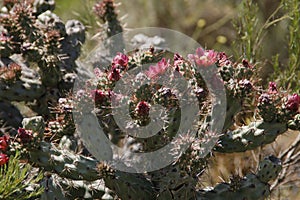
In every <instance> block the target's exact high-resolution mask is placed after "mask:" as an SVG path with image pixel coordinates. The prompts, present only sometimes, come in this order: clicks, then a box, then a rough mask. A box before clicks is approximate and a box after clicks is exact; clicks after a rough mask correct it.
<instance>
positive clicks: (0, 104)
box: [0, 100, 23, 128]
mask: <svg viewBox="0 0 300 200" xmlns="http://www.w3.org/2000/svg"><path fill="white" fill-rule="evenodd" d="M22 120H23V116H22V115H21V113H20V111H19V110H18V109H17V108H16V107H15V106H14V105H12V104H11V103H10V102H7V101H1V100H0V127H2V126H4V127H14V128H18V127H20V126H21V122H22ZM2 123H3V124H2Z"/></svg>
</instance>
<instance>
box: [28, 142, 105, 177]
mask: <svg viewBox="0 0 300 200" xmlns="http://www.w3.org/2000/svg"><path fill="white" fill-rule="evenodd" d="M29 154H30V155H29V156H30V161H31V162H33V163H36V164H37V165H38V166H40V167H43V168H44V169H45V170H47V171H53V172H55V173H57V174H59V175H60V176H62V177H66V178H70V179H73V180H82V179H83V180H87V181H94V180H97V179H99V178H100V176H99V173H98V172H97V170H96V167H97V161H96V160H95V159H93V158H89V157H84V156H81V155H76V154H75V153H73V152H69V151H65V150H60V149H58V148H56V147H55V146H54V145H53V144H50V143H47V142H41V143H40V146H39V148H38V149H30V153H29Z"/></svg>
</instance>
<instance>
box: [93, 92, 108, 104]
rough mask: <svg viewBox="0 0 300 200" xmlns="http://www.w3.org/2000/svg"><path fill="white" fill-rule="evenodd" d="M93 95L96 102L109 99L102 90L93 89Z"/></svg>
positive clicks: (99, 102)
mask: <svg viewBox="0 0 300 200" xmlns="http://www.w3.org/2000/svg"><path fill="white" fill-rule="evenodd" d="M91 95H92V97H93V99H94V100H95V103H96V104H102V103H104V102H105V101H107V95H106V94H105V92H103V91H101V90H92V92H91Z"/></svg>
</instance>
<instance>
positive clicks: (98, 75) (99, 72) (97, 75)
mask: <svg viewBox="0 0 300 200" xmlns="http://www.w3.org/2000/svg"><path fill="white" fill-rule="evenodd" d="M94 74H95V76H96V77H98V78H99V77H101V76H103V74H104V73H103V72H102V71H101V70H100V69H99V68H97V67H96V68H95V69H94Z"/></svg>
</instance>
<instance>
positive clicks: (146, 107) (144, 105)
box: [135, 101, 150, 116]
mask: <svg viewBox="0 0 300 200" xmlns="http://www.w3.org/2000/svg"><path fill="white" fill-rule="evenodd" d="M135 111H136V112H137V114H138V116H148V115H149V111H150V104H149V103H148V102H146V101H140V102H139V103H138V105H137V106H136V108H135Z"/></svg>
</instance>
